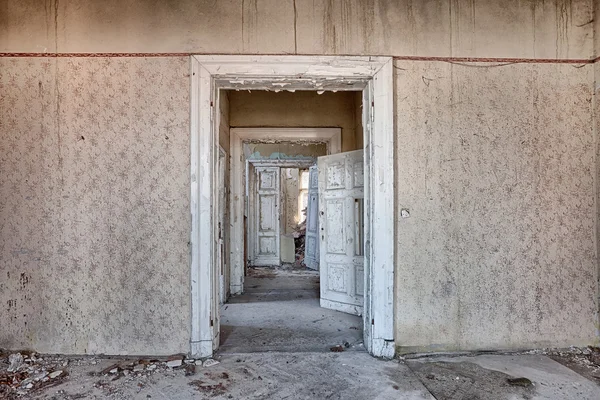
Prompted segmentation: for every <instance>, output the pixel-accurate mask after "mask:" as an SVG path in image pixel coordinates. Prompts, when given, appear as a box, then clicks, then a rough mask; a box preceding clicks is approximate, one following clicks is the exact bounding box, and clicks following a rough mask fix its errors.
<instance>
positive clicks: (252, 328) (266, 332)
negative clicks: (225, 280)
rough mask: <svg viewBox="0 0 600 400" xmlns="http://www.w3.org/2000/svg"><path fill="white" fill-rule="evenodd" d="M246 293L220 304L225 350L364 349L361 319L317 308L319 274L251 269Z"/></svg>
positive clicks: (232, 351)
mask: <svg viewBox="0 0 600 400" xmlns="http://www.w3.org/2000/svg"><path fill="white" fill-rule="evenodd" d="M250 271H251V274H250V275H249V276H248V277H246V281H245V292H244V294H242V295H240V296H235V297H232V298H231V299H230V300H229V302H228V303H227V304H225V305H223V306H222V307H221V352H223V353H247V352H264V351H280V352H306V351H315V352H319V351H329V349H330V348H331V347H332V346H337V345H340V346H344V347H345V349H346V350H353V349H359V350H362V349H363V345H362V330H363V328H362V318H361V317H357V316H355V315H349V314H345V313H342V312H338V311H333V310H327V309H324V308H321V307H320V306H319V274H318V272H315V271H310V270H299V269H294V270H282V269H272V268H255V269H251V270H250Z"/></svg>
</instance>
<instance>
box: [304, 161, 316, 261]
mask: <svg viewBox="0 0 600 400" xmlns="http://www.w3.org/2000/svg"><path fill="white" fill-rule="evenodd" d="M305 239H306V243H305V247H304V249H305V250H304V251H305V254H304V264H305V265H306V266H307V267H308V268H311V269H317V270H318V269H319V174H318V170H317V166H316V165H315V166H312V167H310V168H309V177H308V202H307V206H306V238H305Z"/></svg>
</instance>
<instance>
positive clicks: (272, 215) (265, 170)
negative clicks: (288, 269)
mask: <svg viewBox="0 0 600 400" xmlns="http://www.w3.org/2000/svg"><path fill="white" fill-rule="evenodd" d="M254 171H255V175H254V177H255V182H254V183H255V184H254V185H253V186H254V192H255V193H254V196H255V201H254V204H253V207H254V210H253V212H254V216H255V218H254V223H255V224H256V225H255V227H254V228H255V229H254V232H255V237H254V241H253V242H254V246H255V248H254V260H253V262H252V264H253V265H256V266H266V265H280V253H279V251H280V249H279V245H280V244H279V241H280V237H279V231H280V224H279V202H280V182H281V180H280V179H281V178H280V168H279V167H259V166H256V167H255V168H254ZM251 212H252V211H251Z"/></svg>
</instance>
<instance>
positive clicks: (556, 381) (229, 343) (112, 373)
mask: <svg viewBox="0 0 600 400" xmlns="http://www.w3.org/2000/svg"><path fill="white" fill-rule="evenodd" d="M318 297H319V280H318V274H315V273H314V272H310V271H305V270H299V269H294V268H292V269H288V270H273V269H254V270H252V271H251V276H249V277H248V278H247V279H246V292H245V293H244V294H243V295H241V296H237V297H234V298H232V299H231V301H230V302H229V303H228V304H225V305H224V306H223V308H222V315H221V321H222V328H223V329H222V331H223V332H222V336H221V342H222V345H221V349H220V350H219V352H218V353H217V354H216V355H215V358H214V359H208V360H191V359H185V357H184V356H183V355H174V356H172V357H164V358H139V357H130V358H114V357H113V358H110V357H93V356H89V357H66V356H56V355H39V354H35V353H31V352H23V354H19V355H18V356H17V355H16V354H15V353H14V352H2V350H1V349H0V399H20V398H23V399H25V398H28V399H57V400H59V399H60V400H63V399H83V398H85V399H105V398H107V399H382V400H383V399H437V400H443V399H448V400H450V399H464V400H467V399H469V400H476V399H481V400H500V399H502V400H504V399H506V400H512V399H557V400H558V399H561V400H562V399H567V400H568V399H573V400H575V399H577V400H586V399H590V400H592V399H594V400H598V399H600V349H597V348H586V349H576V348H572V349H566V350H554V351H542V350H540V351H530V352H525V353H519V354H517V353H513V354H484V355H474V354H472V355H462V356H458V355H457V356H454V357H451V356H432V357H421V358H407V359H401V360H392V361H383V360H378V359H376V358H373V357H371V356H369V355H368V354H367V353H366V351H364V348H363V346H362V340H361V338H362V322H361V318H360V317H355V316H351V315H347V314H343V313H338V312H335V311H330V310H324V309H321V308H320V307H319V300H318ZM335 345H340V346H341V350H343V351H341V352H332V351H331V347H332V346H335ZM10 361H12V364H11V362H10Z"/></svg>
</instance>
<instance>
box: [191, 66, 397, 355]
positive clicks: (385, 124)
mask: <svg viewBox="0 0 600 400" xmlns="http://www.w3.org/2000/svg"><path fill="white" fill-rule="evenodd" d="M190 64H191V65H190V69H191V79H190V81H191V88H190V90H191V92H190V93H191V97H190V103H191V109H190V128H191V137H190V146H191V148H190V157H191V160H190V168H191V171H190V207H191V210H190V211H191V218H192V230H191V237H190V243H191V265H190V279H191V338H190V354H191V356H193V357H209V356H211V355H212V354H213V350H214V349H213V343H212V332H213V327H212V324H213V320H212V316H211V315H210V300H211V297H212V296H218V293H212V291H213V289H212V287H211V284H210V277H211V270H212V269H213V268H214V264H215V250H216V249H215V248H214V247H215V246H214V237H215V234H216V229H215V227H216V223H215V222H216V221H215V219H216V217H215V215H214V213H213V210H214V205H215V202H216V201H217V194H218V188H217V184H216V180H215V178H216V165H217V163H216V161H217V160H216V157H217V155H218V151H217V150H216V149H217V148H218V147H216V146H218V127H219V122H220V121H219V119H220V113H219V106H218V105H219V93H220V90H221V89H233V90H273V91H281V90H290V91H295V90H313V91H317V92H322V91H328V90H331V91H337V90H359V91H362V92H363V129H364V133H363V135H364V139H365V140H364V143H365V145H364V152H365V222H366V223H365V247H366V249H365V307H364V315H363V324H364V331H363V335H364V344H365V347H366V348H367V350H368V351H369V353H371V354H372V355H374V356H377V357H385V358H391V357H393V356H394V353H395V344H394V332H393V331H394V329H393V327H394V305H393V301H394V257H395V246H396V241H395V230H394V229H395V225H394V221H395V205H394V170H395V167H394V148H395V146H394V77H393V60H392V58H391V57H353V56H339V57H338V56H224V55H219V56H191V57H190ZM233 157H236V155H235V154H233V152H232V159H233ZM371 182H372V183H373V184H372V183H371ZM231 199H232V201H236V199H235V198H234V197H233V196H232V198H231ZM231 218H232V222H235V221H239V216H238V215H232V216H231ZM236 218H237V220H236ZM231 233H232V235H231V236H233V234H236V232H234V231H231ZM242 233H243V230H242ZM230 248H231V250H232V251H234V248H233V247H230ZM240 250H241V249H235V251H238V252H239V251H240ZM231 264H233V262H231Z"/></svg>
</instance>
